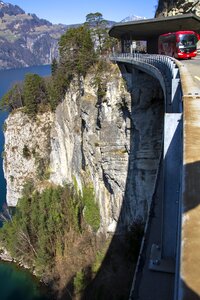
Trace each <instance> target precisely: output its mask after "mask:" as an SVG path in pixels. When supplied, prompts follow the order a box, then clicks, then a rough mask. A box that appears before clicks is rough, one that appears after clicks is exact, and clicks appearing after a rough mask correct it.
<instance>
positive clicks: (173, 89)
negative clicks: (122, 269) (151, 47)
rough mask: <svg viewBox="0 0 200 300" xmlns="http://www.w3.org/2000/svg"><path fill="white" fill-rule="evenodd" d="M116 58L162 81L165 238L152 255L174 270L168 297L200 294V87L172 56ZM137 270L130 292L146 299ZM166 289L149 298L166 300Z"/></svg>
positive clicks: (155, 267)
mask: <svg viewBox="0 0 200 300" xmlns="http://www.w3.org/2000/svg"><path fill="white" fill-rule="evenodd" d="M110 59H111V60H112V61H115V62H117V63H118V64H120V65H123V72H124V73H126V66H129V68H130V66H131V67H132V68H133V69H137V70H140V71H142V72H145V73H148V74H149V75H150V76H153V77H154V78H156V79H157V80H158V81H159V83H160V85H161V87H162V90H163V94H164V99H165V117H164V118H165V120H164V133H163V135H164V137H163V140H164V145H163V149H164V150H163V158H162V163H161V164H160V166H161V170H160V172H161V173H162V175H161V176H159V177H158V181H159V180H161V181H162V199H161V201H162V207H163V209H162V222H161V223H162V224H161V226H162V239H161V240H162V243H161V245H152V251H151V254H150V257H148V258H147V259H148V260H149V270H151V271H154V272H155V271H158V272H167V273H173V274H174V279H173V297H172V298H170V299H168V298H167V300H177V299H180V300H186V299H187V300H188V299H191V300H192V299H200V298H199V297H200V276H199V275H200V271H199V265H200V255H199V253H198V250H197V249H198V247H199V245H200V222H199V219H200V205H199V204H200V200H199V199H200V198H199V195H200V184H199V178H200V91H199V89H198V88H197V86H196V85H195V84H194V82H193V80H192V78H191V75H190V74H189V72H188V71H187V69H186V68H185V67H184V66H183V65H182V64H181V63H180V62H178V61H177V60H175V59H173V58H171V57H166V56H162V55H149V54H146V55H144V54H129V53H123V54H117V55H115V54H113V55H112V57H111V58H110ZM129 75H130V74H129ZM125 78H126V76H125ZM159 184H160V183H159V182H157V185H159ZM147 225H148V224H147ZM144 239H146V236H145V237H144ZM142 244H143V245H144V243H142ZM142 251H144V249H141V252H140V258H141V257H142ZM140 267H141V266H140V262H138V268H140ZM137 271H138V270H136V273H135V278H134V283H133V287H132V291H131V294H130V299H134V300H136V299H143V298H137V297H136V296H135V295H136V294H135V293H134V285H135V284H136V282H137ZM160 274H161V273H160ZM160 276H162V275H160ZM170 280H171V279H170ZM155 285H156V283H155ZM137 289H138V287H137ZM133 295H134V296H133ZM160 295H161V294H160V293H159V296H157V298H156V296H155V295H152V297H151V298H148V299H153V300H160V299H161V298H160V297H161V296H160ZM195 297H196V298H195ZM162 299H163V300H164V299H166V298H165V297H164V296H163V297H162ZM144 300H145V299H144Z"/></svg>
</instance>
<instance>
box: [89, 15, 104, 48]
mask: <svg viewBox="0 0 200 300" xmlns="http://www.w3.org/2000/svg"><path fill="white" fill-rule="evenodd" d="M85 25H87V26H89V28H90V30H91V32H92V35H93V40H94V41H95V46H96V47H97V49H98V50H99V52H100V53H102V50H103V46H104V42H105V39H106V35H107V29H106V27H107V26H108V22H107V21H106V20H105V19H104V18H103V15H102V14H101V13H99V12H96V13H89V14H87V16H86V22H85Z"/></svg>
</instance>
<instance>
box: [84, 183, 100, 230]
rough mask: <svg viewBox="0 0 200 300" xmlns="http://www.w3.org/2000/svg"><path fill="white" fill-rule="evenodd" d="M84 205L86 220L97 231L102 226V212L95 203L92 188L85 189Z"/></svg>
mask: <svg viewBox="0 0 200 300" xmlns="http://www.w3.org/2000/svg"><path fill="white" fill-rule="evenodd" d="M83 204H84V206H85V210H84V218H85V221H86V223H87V224H89V225H90V226H91V228H92V229H93V230H94V231H97V230H98V229H99V226H100V221H101V220H100V211H99V206H98V204H97V203H96V202H95V196H94V189H93V188H92V187H84V189H83Z"/></svg>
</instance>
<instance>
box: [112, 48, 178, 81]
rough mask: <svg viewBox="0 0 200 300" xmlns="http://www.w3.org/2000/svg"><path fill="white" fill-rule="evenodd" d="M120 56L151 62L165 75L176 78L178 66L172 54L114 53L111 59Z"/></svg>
mask: <svg viewBox="0 0 200 300" xmlns="http://www.w3.org/2000/svg"><path fill="white" fill-rule="evenodd" d="M118 58H125V59H129V60H134V61H138V62H143V63H147V64H150V65H152V66H154V67H156V68H157V69H159V70H160V71H161V73H162V74H163V75H165V76H166V75H167V76H169V78H171V79H172V78H175V77H174V76H176V74H175V73H176V72H174V69H175V68H177V66H176V63H175V59H174V58H172V57H170V56H165V55H159V54H140V53H132V54H131V53H119V54H115V53H113V54H112V55H111V56H110V59H111V60H115V59H116V60H117V59H118Z"/></svg>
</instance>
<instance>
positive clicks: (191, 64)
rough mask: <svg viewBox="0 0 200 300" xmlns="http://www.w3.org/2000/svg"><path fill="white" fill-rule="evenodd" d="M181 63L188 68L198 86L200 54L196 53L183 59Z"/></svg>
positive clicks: (199, 84) (199, 83)
mask: <svg viewBox="0 0 200 300" xmlns="http://www.w3.org/2000/svg"><path fill="white" fill-rule="evenodd" d="M181 63H182V64H184V65H185V66H186V67H187V68H188V70H189V72H190V73H191V75H192V77H193V79H194V81H195V82H196V84H197V85H198V86H199V88H200V54H199V55H197V56H196V57H195V58H192V59H188V60H183V61H181Z"/></svg>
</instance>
